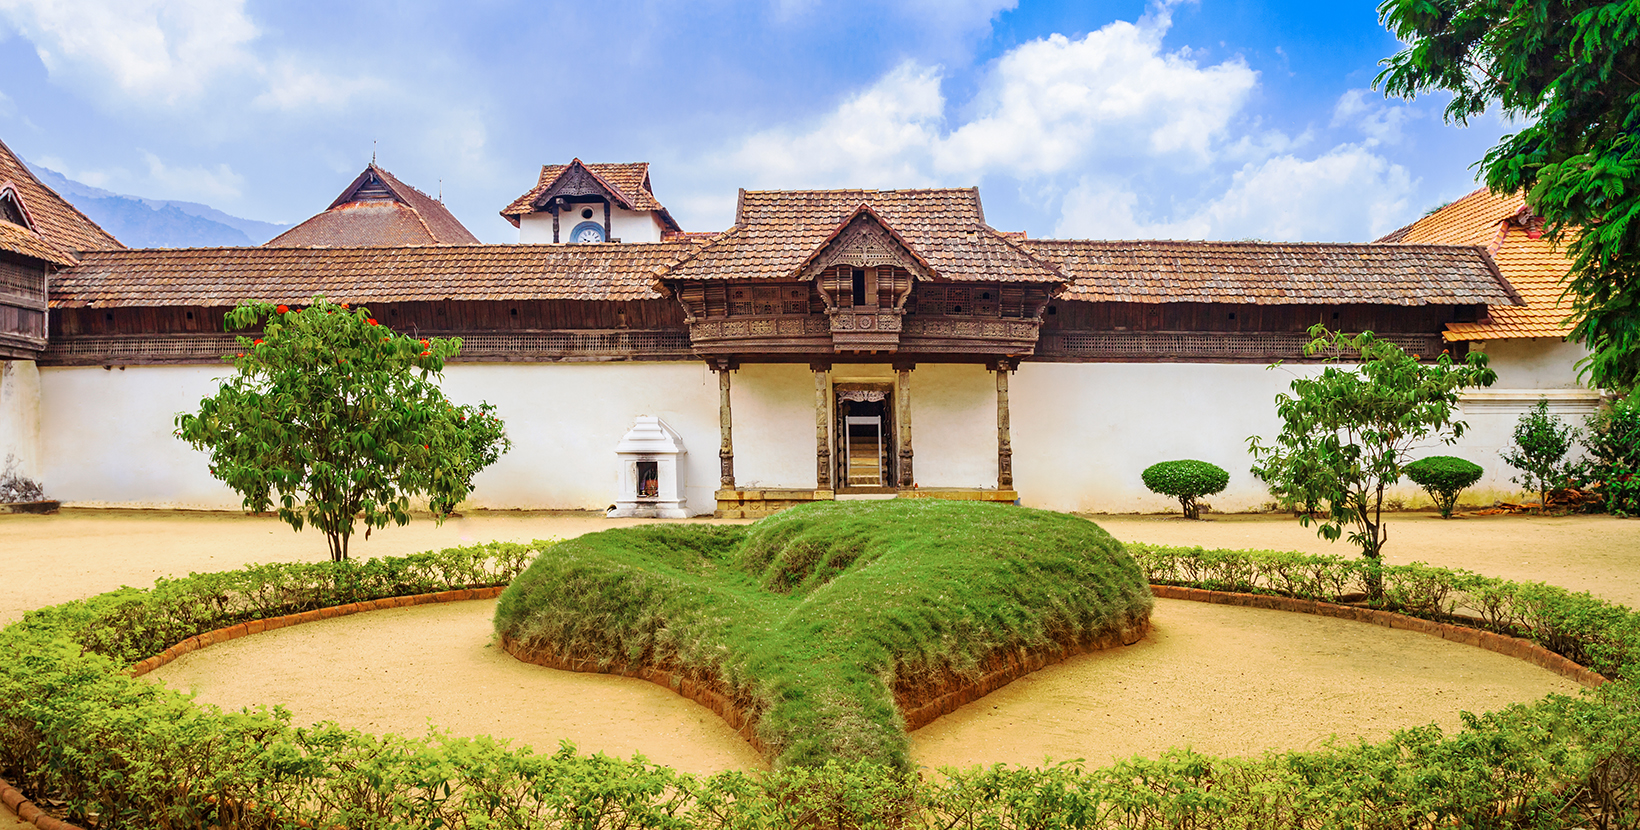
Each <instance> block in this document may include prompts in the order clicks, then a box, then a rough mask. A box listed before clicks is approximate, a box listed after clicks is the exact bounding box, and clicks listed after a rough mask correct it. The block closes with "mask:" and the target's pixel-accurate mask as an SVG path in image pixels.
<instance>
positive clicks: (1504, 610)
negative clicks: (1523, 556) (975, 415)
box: [1127, 542, 1640, 680]
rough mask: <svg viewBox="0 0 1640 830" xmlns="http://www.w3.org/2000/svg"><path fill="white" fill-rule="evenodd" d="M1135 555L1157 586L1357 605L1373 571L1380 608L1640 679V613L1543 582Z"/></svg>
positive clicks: (1244, 555)
mask: <svg viewBox="0 0 1640 830" xmlns="http://www.w3.org/2000/svg"><path fill="white" fill-rule="evenodd" d="M1127 549H1128V553H1129V554H1131V555H1132V556H1133V559H1134V561H1136V562H1138V563H1139V567H1140V568H1142V569H1143V570H1144V572H1145V576H1146V578H1147V579H1148V580H1149V581H1150V582H1151V583H1152V584H1157V585H1190V586H1196V587H1201V588H1207V589H1210V590H1216V591H1235V592H1239V593H1249V594H1274V595H1278V596H1287V597H1297V598H1300V599H1315V600H1323V601H1327V602H1337V601H1341V600H1347V601H1357V600H1360V599H1361V598H1363V597H1366V596H1367V594H1368V592H1367V586H1368V580H1369V579H1370V578H1371V577H1372V575H1373V573H1374V572H1376V573H1377V574H1379V575H1380V576H1381V578H1382V580H1383V588H1384V590H1383V596H1382V597H1381V598H1379V599H1376V600H1371V601H1369V602H1368V604H1369V605H1371V606H1372V607H1374V608H1379V609H1383V610H1387V611H1396V612H1399V613H1403V614H1409V615H1412V616H1416V617H1424V618H1426V619H1432V620H1438V621H1442V622H1452V623H1459V624H1465V625H1471V626H1475V627H1479V628H1485V629H1489V630H1492V631H1496V632H1498V633H1500V634H1507V635H1510V636H1513V637H1521V638H1523V639H1528V640H1531V641H1533V642H1535V643H1537V644H1538V645H1541V646H1543V647H1544V648H1547V649H1549V650H1550V651H1553V652H1555V653H1557V654H1560V655H1562V656H1564V657H1566V658H1568V659H1570V660H1573V661H1575V662H1577V663H1579V664H1581V665H1584V666H1587V667H1589V668H1591V669H1593V670H1595V671H1597V672H1599V673H1600V674H1603V675H1605V676H1607V677H1612V678H1617V677H1622V678H1625V679H1628V680H1640V675H1631V674H1630V673H1631V672H1635V671H1640V615H1636V614H1635V613H1634V612H1633V611H1630V610H1629V609H1627V608H1624V607H1623V606H1620V605H1614V604H1612V603H1609V602H1606V601H1604V600H1600V599H1596V598H1594V597H1593V596H1592V595H1590V594H1589V593H1588V592H1586V591H1585V592H1582V593H1573V592H1571V591H1568V590H1566V589H1564V588H1557V587H1555V586H1553V585H1545V584H1543V583H1541V582H1510V581H1507V580H1502V579H1494V578H1491V577H1486V576H1481V575H1479V574H1474V573H1470V572H1468V571H1454V570H1448V569H1446V568H1436V567H1431V566H1429V565H1424V564H1420V563H1413V564H1411V565H1381V566H1377V567H1374V565H1373V563H1371V562H1368V561H1366V560H1362V559H1346V558H1343V557H1338V556H1325V555H1315V554H1306V553H1295V552H1291V551H1271V550H1253V551H1237V550H1206V549H1203V548H1187V547H1171V546H1166V545H1149V544H1143V543H1133V542H1130V543H1128V545H1127Z"/></svg>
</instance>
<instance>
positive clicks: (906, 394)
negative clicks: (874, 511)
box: [894, 364, 917, 487]
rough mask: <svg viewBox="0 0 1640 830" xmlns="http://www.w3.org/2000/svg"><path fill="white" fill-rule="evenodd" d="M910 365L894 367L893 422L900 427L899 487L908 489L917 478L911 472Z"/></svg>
mask: <svg viewBox="0 0 1640 830" xmlns="http://www.w3.org/2000/svg"><path fill="white" fill-rule="evenodd" d="M912 368H913V367H912V366H911V364H901V365H896V366H895V367H894V409H895V412H894V415H895V417H894V420H895V422H896V423H897V424H899V426H900V464H899V468H900V479H899V486H901V487H910V486H911V485H912V484H914V483H916V481H917V478H916V476H914V475H913V474H912V472H911V369H912Z"/></svg>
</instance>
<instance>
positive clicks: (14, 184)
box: [0, 141, 124, 262]
mask: <svg viewBox="0 0 1640 830" xmlns="http://www.w3.org/2000/svg"><path fill="white" fill-rule="evenodd" d="M0 186H9V187H10V188H12V189H14V190H15V192H16V194H17V198H18V201H20V202H21V203H22V204H23V208H24V210H26V211H27V213H28V219H29V222H30V224H31V225H33V230H34V233H35V235H36V237H37V240H38V241H43V242H44V243H45V244H46V245H48V246H49V247H50V248H51V249H53V251H54V252H55V254H54V258H52V259H51V261H52V262H59V261H61V260H63V259H64V258H65V257H66V258H68V260H69V261H72V258H73V256H74V254H75V253H76V252H78V251H92V250H99V249H106V248H120V247H124V246H122V245H120V241H119V240H118V239H115V238H114V237H113V236H110V235H109V234H108V232H107V231H105V230H103V229H102V228H100V227H97V223H96V222H93V221H91V220H90V219H88V218H86V215H85V214H83V213H81V212H79V211H78V210H76V209H75V208H74V206H73V205H71V204H69V203H68V202H67V200H65V199H63V197H61V196H59V195H57V191H55V190H52V189H51V188H49V187H47V186H45V185H44V184H42V183H41V182H40V180H39V179H36V178H34V174H33V173H31V172H29V169H28V167H27V165H24V164H23V161H22V159H19V158H18V157H17V156H16V155H15V154H13V153H12V151H11V148H10V147H7V146H6V144H5V142H3V141H0ZM20 240H21V237H18V236H17V235H16V234H15V233H12V234H8V235H7V237H6V241H4V242H0V246H4V247H3V248H0V249H3V250H8V251H13V253H18V254H22V255H24V256H35V257H36V258H38V259H46V257H40V256H37V254H29V253H26V252H24V251H21V250H13V249H12V248H11V247H10V245H11V244H13V243H14V241H15V244H17V245H28V244H30V243H25V242H22V241H20Z"/></svg>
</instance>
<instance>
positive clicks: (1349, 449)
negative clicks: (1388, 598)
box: [1247, 325, 1497, 597]
mask: <svg viewBox="0 0 1640 830" xmlns="http://www.w3.org/2000/svg"><path fill="white" fill-rule="evenodd" d="M1310 336H1311V337H1312V338H1314V339H1313V340H1312V341H1311V342H1310V344H1309V345H1308V346H1305V347H1304V353H1305V354H1307V355H1314V354H1323V353H1324V354H1331V355H1335V356H1339V357H1342V356H1344V355H1352V354H1353V355H1357V357H1356V358H1355V359H1357V360H1359V361H1360V365H1359V367H1358V368H1354V369H1351V368H1346V367H1343V366H1328V367H1327V368H1325V369H1323V370H1321V373H1320V374H1319V375H1316V376H1315V377H1301V378H1299V379H1297V380H1295V381H1293V382H1292V384H1291V387H1292V394H1291V395H1277V396H1276V414H1277V415H1278V416H1280V417H1281V420H1282V430H1281V434H1280V435H1278V436H1276V439H1275V441H1274V443H1271V444H1269V445H1266V444H1264V443H1263V441H1262V439H1260V438H1259V437H1258V436H1256V435H1255V436H1253V437H1251V438H1249V439H1247V443H1248V447H1249V449H1250V450H1251V452H1252V454H1253V460H1254V465H1253V474H1254V475H1256V476H1258V477H1259V478H1260V479H1261V480H1263V481H1264V482H1265V483H1267V484H1268V485H1269V486H1270V492H1272V493H1274V494H1275V495H1276V496H1277V497H1280V498H1286V499H1291V500H1293V501H1294V502H1295V503H1300V504H1305V505H1314V506H1317V507H1322V508H1324V509H1325V511H1326V512H1325V513H1324V514H1323V515H1322V516H1320V517H1316V516H1314V515H1312V514H1311V513H1309V512H1304V513H1301V514H1300V515H1299V517H1298V520H1299V523H1301V524H1303V525H1305V526H1306V527H1308V526H1309V525H1310V524H1312V523H1316V524H1318V525H1319V527H1318V528H1317V533H1319V534H1320V535H1321V537H1322V538H1324V539H1327V540H1329V541H1337V540H1338V538H1339V537H1340V536H1342V535H1344V531H1345V529H1346V528H1351V529H1352V532H1351V533H1350V534H1349V539H1350V541H1351V542H1354V543H1355V544H1356V545H1358V546H1360V548H1361V555H1362V556H1364V557H1366V558H1367V559H1368V560H1369V561H1370V562H1371V563H1372V564H1373V565H1377V564H1378V563H1379V561H1380V558H1381V557H1382V556H1383V547H1384V542H1385V541H1386V540H1387V539H1388V535H1387V534H1386V533H1385V531H1384V490H1385V489H1386V488H1388V487H1389V486H1391V485H1393V484H1395V483H1396V482H1397V481H1399V480H1400V479H1401V476H1402V475H1404V474H1405V472H1406V466H1407V464H1408V463H1410V462H1411V461H1412V459H1411V457H1410V453H1411V451H1412V450H1413V449H1414V448H1416V447H1417V446H1418V445H1419V444H1420V443H1422V442H1424V441H1425V440H1426V439H1436V440H1439V441H1441V442H1443V443H1447V444H1450V443H1452V442H1453V441H1454V440H1456V439H1457V438H1458V437H1459V436H1461V435H1463V432H1464V424H1463V422H1462V421H1454V420H1453V419H1452V411H1453V409H1454V408H1455V407H1456V406H1457V403H1458V392H1459V391H1461V390H1463V389H1466V388H1468V387H1472V386H1490V385H1492V382H1493V381H1494V380H1496V379H1497V373H1496V372H1493V371H1492V370H1491V369H1488V368H1486V355H1484V354H1481V353H1479V352H1471V353H1470V355H1469V357H1468V358H1467V359H1466V360H1465V361H1464V362H1462V363H1455V362H1453V360H1452V358H1451V357H1449V356H1448V355H1446V354H1444V353H1443V354H1442V355H1441V356H1440V357H1439V358H1438V359H1436V360H1435V362H1434V363H1432V364H1425V363H1420V362H1419V361H1418V356H1417V355H1409V354H1407V353H1406V352H1404V351H1402V350H1401V347H1399V346H1397V345H1395V344H1394V343H1388V342H1385V341H1383V340H1379V339H1377V338H1375V337H1373V336H1372V333H1371V332H1364V333H1362V334H1357V335H1347V334H1343V333H1340V332H1334V331H1328V330H1327V328H1326V327H1325V326H1319V325H1318V326H1315V327H1313V328H1311V329H1310ZM1368 590H1369V591H1370V592H1371V593H1372V594H1373V595H1374V596H1375V597H1376V596H1377V594H1378V593H1379V592H1380V591H1381V590H1382V583H1381V581H1380V579H1379V578H1378V576H1377V572H1376V571H1373V572H1371V573H1370V574H1369V576H1368Z"/></svg>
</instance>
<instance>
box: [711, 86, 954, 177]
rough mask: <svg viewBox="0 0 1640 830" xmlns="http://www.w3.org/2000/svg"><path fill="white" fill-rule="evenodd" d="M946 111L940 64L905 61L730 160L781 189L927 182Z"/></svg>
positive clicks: (748, 144) (752, 140)
mask: <svg viewBox="0 0 1640 830" xmlns="http://www.w3.org/2000/svg"><path fill="white" fill-rule="evenodd" d="M944 109H945V97H944V96H943V95H941V94H940V70H939V69H938V68H929V67H919V66H917V65H915V64H913V63H910V62H907V63H903V64H901V65H900V66H899V67H898V68H896V69H894V70H893V71H892V72H890V73H888V75H886V76H885V77H883V78H882V79H881V80H879V81H878V82H877V83H876V84H873V85H872V86H871V87H870V88H869V89H867V90H865V91H864V92H861V93H859V94H858V95H855V96H852V97H850V98H849V99H848V100H846V101H844V102H843V103H842V104H841V105H839V106H838V107H837V109H835V110H833V111H832V112H831V113H830V114H829V115H827V116H825V117H824V118H823V119H821V121H820V122H819V123H818V124H815V125H813V126H812V127H810V128H809V129H808V130H807V131H805V132H792V131H789V130H779V129H777V130H769V131H766V132H762V133H758V134H756V135H753V136H750V137H748V138H747V139H746V140H745V141H744V142H743V143H742V144H741V146H740V148H739V150H737V151H735V153H734V154H733V155H732V156H731V158H730V159H729V161H728V166H729V167H731V168H734V170H735V173H736V175H741V176H749V177H751V178H752V179H753V180H755V181H759V182H765V183H770V184H772V185H774V186H779V187H820V186H842V185H844V183H846V186H849V187H914V186H917V185H920V184H927V183H929V182H930V180H931V177H930V175H929V173H928V172H927V166H928V161H929V152H930V149H931V148H932V147H933V146H934V145H935V144H937V143H938V142H939V140H940V137H939V126H940V123H941V113H942V112H943V111H944Z"/></svg>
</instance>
